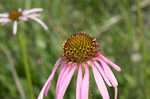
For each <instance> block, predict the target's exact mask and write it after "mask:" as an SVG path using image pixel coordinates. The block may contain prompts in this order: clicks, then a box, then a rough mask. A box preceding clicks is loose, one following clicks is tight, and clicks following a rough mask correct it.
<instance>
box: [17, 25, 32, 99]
mask: <svg viewBox="0 0 150 99" xmlns="http://www.w3.org/2000/svg"><path fill="white" fill-rule="evenodd" d="M19 25H21V24H19ZM19 25H18V34H17V35H18V40H19V43H20V48H21V54H22V56H23V63H24V69H25V73H26V77H27V81H28V87H29V92H30V96H31V99H34V93H33V87H32V80H31V75H30V71H29V65H28V55H27V51H26V46H25V41H24V37H23V33H22V31H21V27H20V26H19Z"/></svg>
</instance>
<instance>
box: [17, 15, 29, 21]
mask: <svg viewBox="0 0 150 99" xmlns="http://www.w3.org/2000/svg"><path fill="white" fill-rule="evenodd" d="M19 20H22V21H28V17H26V16H20V17H19Z"/></svg>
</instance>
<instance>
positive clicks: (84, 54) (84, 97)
mask: <svg viewBox="0 0 150 99" xmlns="http://www.w3.org/2000/svg"><path fill="white" fill-rule="evenodd" d="M108 65H110V66H112V67H113V68H114V69H115V70H116V71H118V72H120V71H121V69H120V67H119V66H117V65H116V64H114V63H113V62H111V61H110V60H109V59H107V58H106V57H104V56H103V55H102V54H101V53H100V51H99V50H98V44H97V43H96V39H93V38H92V37H90V36H88V35H86V34H83V33H77V34H73V35H72V36H71V37H70V38H69V39H68V40H67V41H66V42H65V43H64V45H63V54H62V56H61V57H60V58H59V59H58V60H57V62H56V64H55V66H54V68H53V70H52V73H51V75H50V77H49V78H48V80H47V81H46V83H45V85H44V86H43V88H42V90H41V92H40V94H39V96H38V99H43V96H47V93H48V89H49V87H50V85H51V81H52V79H53V77H54V74H55V71H56V69H57V68H58V67H59V66H60V72H59V77H58V80H57V86H56V99H63V96H64V94H65V92H66V89H67V87H68V85H69V83H70V81H71V79H72V76H73V75H74V72H75V70H76V69H78V76H77V83H76V99H88V93H89V92H88V90H89V67H91V68H92V71H93V75H94V78H95V81H96V84H97V86H98V89H99V92H100V93H101V95H102V98H103V99H110V96H109V94H108V90H107V87H106V85H105V82H106V84H107V85H108V86H110V87H114V89H115V99H117V86H118V82H117V80H116V78H115V76H114V74H113V72H112V71H111V69H110V68H109V66H108ZM104 81H105V82H104Z"/></svg>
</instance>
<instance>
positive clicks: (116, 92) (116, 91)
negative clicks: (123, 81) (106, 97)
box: [115, 87, 118, 99]
mask: <svg viewBox="0 0 150 99" xmlns="http://www.w3.org/2000/svg"><path fill="white" fill-rule="evenodd" d="M117 94H118V89H117V87H115V99H117Z"/></svg>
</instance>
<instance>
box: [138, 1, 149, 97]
mask: <svg viewBox="0 0 150 99" xmlns="http://www.w3.org/2000/svg"><path fill="white" fill-rule="evenodd" d="M136 4H137V15H138V29H139V33H140V37H141V48H142V54H143V62H144V87H145V95H146V99H150V94H149V93H150V85H149V83H150V82H149V80H148V72H147V66H148V65H147V55H148V54H147V50H146V46H145V41H144V35H143V33H142V32H143V23H142V16H141V7H140V0H136Z"/></svg>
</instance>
